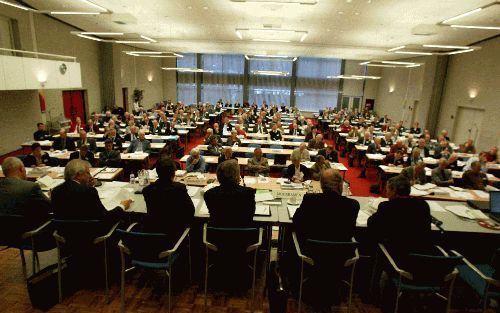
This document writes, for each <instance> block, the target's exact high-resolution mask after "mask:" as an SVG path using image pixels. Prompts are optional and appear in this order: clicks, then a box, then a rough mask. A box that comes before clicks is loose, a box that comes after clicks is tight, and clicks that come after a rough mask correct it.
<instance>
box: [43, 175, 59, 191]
mask: <svg viewBox="0 0 500 313" xmlns="http://www.w3.org/2000/svg"><path fill="white" fill-rule="evenodd" d="M37 182H38V184H39V185H40V188H41V189H42V190H52V189H54V188H55V187H57V186H59V185H60V184H62V183H64V179H53V178H52V177H50V176H49V175H45V176H43V177H40V178H38V179H37Z"/></svg>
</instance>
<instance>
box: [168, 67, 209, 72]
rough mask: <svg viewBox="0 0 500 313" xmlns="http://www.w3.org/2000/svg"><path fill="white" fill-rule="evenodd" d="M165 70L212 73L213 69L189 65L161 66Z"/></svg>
mask: <svg viewBox="0 0 500 313" xmlns="http://www.w3.org/2000/svg"><path fill="white" fill-rule="evenodd" d="M161 69H162V70H165V71H178V72H187V73H212V72H213V71H208V70H204V69H201V68H191V67H162V68H161Z"/></svg>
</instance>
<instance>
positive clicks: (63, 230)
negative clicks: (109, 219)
mask: <svg viewBox="0 0 500 313" xmlns="http://www.w3.org/2000/svg"><path fill="white" fill-rule="evenodd" d="M53 225H54V229H55V231H56V232H57V234H58V235H59V236H61V237H63V238H64V240H65V243H64V245H65V246H67V247H70V248H75V249H79V248H85V247H86V246H90V245H93V243H94V239H96V238H97V237H99V236H102V235H104V234H105V232H106V231H107V230H108V229H106V227H105V224H104V223H103V222H102V221H100V220H57V219H56V220H54V221H53Z"/></svg>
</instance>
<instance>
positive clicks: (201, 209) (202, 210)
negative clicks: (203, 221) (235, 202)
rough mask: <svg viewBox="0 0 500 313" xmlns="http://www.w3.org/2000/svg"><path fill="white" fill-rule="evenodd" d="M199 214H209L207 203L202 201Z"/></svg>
mask: <svg viewBox="0 0 500 313" xmlns="http://www.w3.org/2000/svg"><path fill="white" fill-rule="evenodd" d="M199 214H201V215H210V213H208V207H207V204H206V203H205V202H203V205H202V206H201V208H200V211H199Z"/></svg>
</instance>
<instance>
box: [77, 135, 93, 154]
mask: <svg viewBox="0 0 500 313" xmlns="http://www.w3.org/2000/svg"><path fill="white" fill-rule="evenodd" d="M85 143H86V144H87V145H88V146H89V150H90V151H92V152H96V151H97V145H96V141H95V139H93V138H87V141H86V142H85ZM83 144H84V143H83V142H82V140H81V139H78V140H77V141H76V146H77V147H78V149H80V147H81V146H82V145H83Z"/></svg>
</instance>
